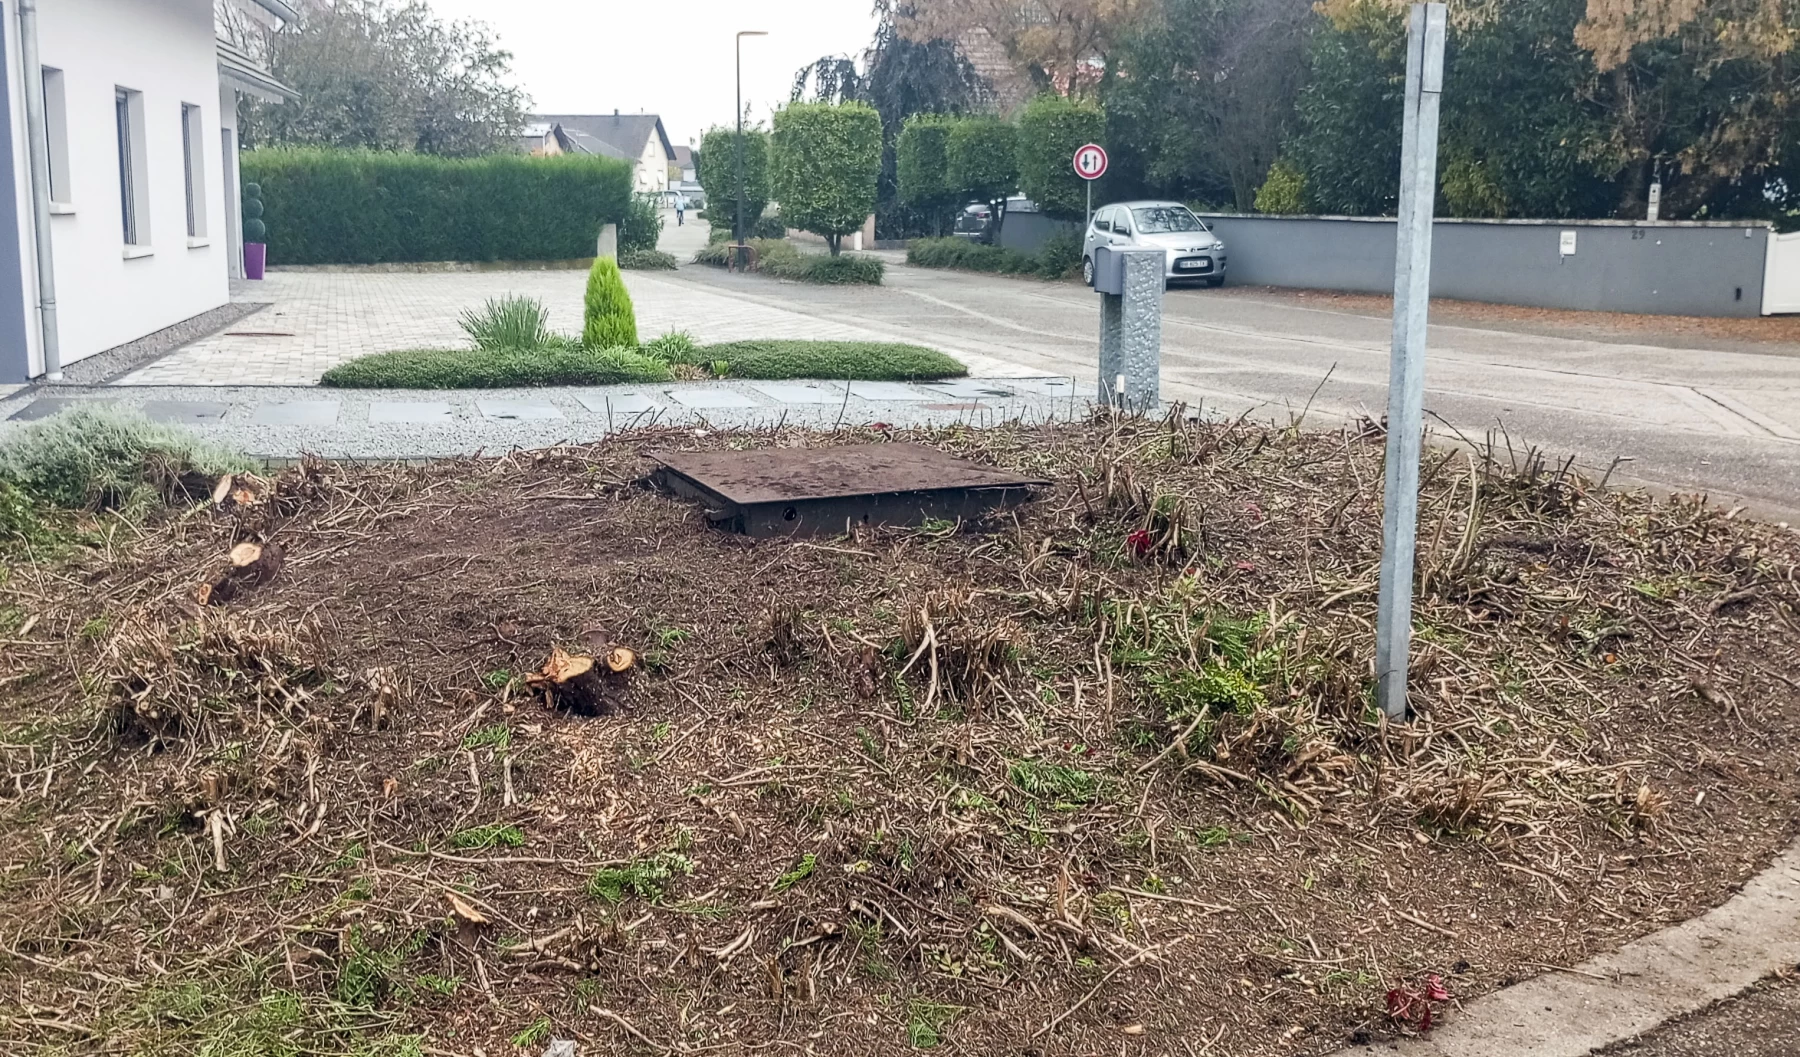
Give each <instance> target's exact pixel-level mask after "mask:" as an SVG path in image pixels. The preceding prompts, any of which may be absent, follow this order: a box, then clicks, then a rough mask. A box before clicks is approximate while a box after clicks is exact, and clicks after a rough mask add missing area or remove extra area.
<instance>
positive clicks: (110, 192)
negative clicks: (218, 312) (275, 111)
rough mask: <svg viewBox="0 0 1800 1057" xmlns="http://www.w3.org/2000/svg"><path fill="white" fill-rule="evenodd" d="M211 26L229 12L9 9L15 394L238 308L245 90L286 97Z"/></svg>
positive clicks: (4, 15) (142, 2)
mask: <svg viewBox="0 0 1800 1057" xmlns="http://www.w3.org/2000/svg"><path fill="white" fill-rule="evenodd" d="M248 2H251V3H254V4H255V5H256V6H257V7H258V8H259V9H261V10H263V11H265V12H267V13H268V14H269V15H271V16H273V17H277V18H283V19H291V18H293V17H295V13H294V10H293V8H292V7H291V6H290V4H289V3H288V2H287V0H248ZM213 18H214V12H213V0H0V54H3V55H4V59H5V63H6V70H5V73H6V76H5V77H4V78H3V79H0V110H3V112H4V113H5V115H6V130H5V131H6V134H5V135H0V382H17V381H22V380H24V379H26V378H30V377H37V376H39V375H43V374H45V373H46V364H48V365H49V367H50V368H51V370H54V369H55V368H56V367H57V366H58V365H59V364H68V363H73V362H75V361H77V360H80V359H84V358H86V357H88V356H92V355H94V354H96V353H99V352H103V351H105V350H107V349H110V348H113V347H115V346H118V345H122V344H124V343H126V342H129V341H134V340H136V339H138V338H141V337H143V336H145V335H147V334H153V333H155V332H156V331H159V330H162V329H164V328H166V327H170V326H173V325H175V324H177V323H180V322H182V321H183V320H187V319H190V318H192V317H194V316H197V315H200V314H201V313H204V312H207V311H210V310H212V309H215V308H218V307H219V306H221V305H223V304H225V303H226V302H228V301H229V300H230V298H231V292H230V285H229V280H230V277H231V276H232V275H234V274H240V272H241V268H242V248H241V236H240V233H239V201H240V194H239V187H238V170H237V100H238V95H239V94H240V93H245V94H254V95H258V96H262V97H265V98H280V97H281V96H282V95H283V94H285V91H286V90H285V89H283V88H282V87H281V85H279V84H278V83H276V82H275V80H274V79H273V78H272V77H270V76H269V75H268V74H267V72H265V71H263V70H261V69H259V68H258V67H257V65H256V64H255V63H254V62H253V61H251V60H250V59H249V57H248V56H245V55H244V54H243V53H242V52H239V51H236V50H235V49H232V48H231V47H230V46H228V45H224V44H223V43H222V42H220V41H219V40H218V39H217V36H216V34H215V31H214V21H213ZM32 79H36V80H37V83H38V84H41V85H42V93H41V95H40V94H39V93H38V92H36V91H33V90H32V89H35V88H36V87H37V85H34V84H32V83H31V81H32ZM39 107H41V112H40V113H37V114H34V113H33V112H32V111H33V110H35V109H38V108H39ZM38 128H41V129H42V137H43V138H42V140H41V141H40V150H39V151H37V152H34V151H33V149H32V139H33V136H32V133H33V131H34V130H35V129H38ZM40 155H41V159H42V160H41V162H40V163H39V164H37V165H36V166H34V165H33V160H34V157H37V156H40ZM34 168H35V170H36V171H35V172H34ZM40 262H47V263H48V265H49V274H50V276H51V277H52V280H53V282H51V283H40V281H39V276H40V274H41V272H40V267H41V265H40ZM52 293H53V294H54V299H53V301H52V300H51V298H49V297H47V296H45V295H49V294H52ZM47 354H48V355H47Z"/></svg>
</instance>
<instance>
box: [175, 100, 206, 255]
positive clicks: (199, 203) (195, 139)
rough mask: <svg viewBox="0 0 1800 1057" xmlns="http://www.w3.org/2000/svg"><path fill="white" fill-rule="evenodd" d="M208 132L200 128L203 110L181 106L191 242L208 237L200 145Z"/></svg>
mask: <svg viewBox="0 0 1800 1057" xmlns="http://www.w3.org/2000/svg"><path fill="white" fill-rule="evenodd" d="M205 135H206V132H205V130H204V129H202V128H201V125H200V108H199V107H197V106H195V105H194V104H192V103H183V104H181V161H182V177H183V180H184V182H185V184H186V187H187V233H188V238H190V239H198V238H205V237H206V158H205V156H204V155H203V154H202V153H201V148H200V145H201V144H202V143H204V142H206V140H205V138H204V137H205Z"/></svg>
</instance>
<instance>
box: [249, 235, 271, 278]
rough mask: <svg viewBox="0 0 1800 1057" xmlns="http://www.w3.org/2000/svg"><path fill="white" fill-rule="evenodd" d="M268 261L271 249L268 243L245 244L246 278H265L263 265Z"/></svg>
mask: <svg viewBox="0 0 1800 1057" xmlns="http://www.w3.org/2000/svg"><path fill="white" fill-rule="evenodd" d="M268 259H269V247H268V244H267V243H262V242H246V243H244V278H246V279H261V278H262V277H263V264H264V262H266V261H267V260H268Z"/></svg>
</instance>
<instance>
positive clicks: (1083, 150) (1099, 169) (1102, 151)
mask: <svg viewBox="0 0 1800 1057" xmlns="http://www.w3.org/2000/svg"><path fill="white" fill-rule="evenodd" d="M1107 164H1108V160H1107V157H1106V148H1105V147H1102V146H1101V145H1100V144H1098V143H1089V144H1086V145H1085V146H1082V147H1078V148H1076V150H1075V175H1076V176H1079V177H1081V178H1082V179H1083V180H1086V181H1087V222H1088V223H1089V224H1092V223H1093V222H1094V181H1095V180H1098V179H1100V177H1102V176H1105V175H1106V166H1107Z"/></svg>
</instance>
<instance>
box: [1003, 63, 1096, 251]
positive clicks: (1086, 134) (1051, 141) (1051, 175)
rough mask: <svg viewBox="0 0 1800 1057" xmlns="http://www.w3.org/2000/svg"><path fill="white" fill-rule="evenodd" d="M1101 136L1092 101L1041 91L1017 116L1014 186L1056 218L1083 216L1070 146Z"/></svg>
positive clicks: (1081, 187) (1082, 186)
mask: <svg viewBox="0 0 1800 1057" xmlns="http://www.w3.org/2000/svg"><path fill="white" fill-rule="evenodd" d="M1105 136H1106V114H1105V113H1104V112H1102V111H1101V109H1100V108H1099V107H1098V106H1096V105H1094V104H1093V103H1091V102H1084V101H1081V100H1076V99H1065V98H1064V97H1062V96H1060V95H1056V94H1054V93H1047V94H1045V95H1040V96H1038V97H1037V98H1036V99H1033V100H1032V101H1031V102H1030V103H1028V104H1026V106H1025V111H1024V113H1022V114H1020V115H1019V190H1020V191H1021V192H1022V193H1023V194H1024V195H1025V197H1027V198H1029V199H1031V200H1032V201H1034V202H1036V203H1037V204H1038V208H1039V209H1042V210H1043V211H1044V215H1045V216H1049V217H1053V218H1055V219H1057V220H1078V219H1083V218H1085V216H1086V212H1087V193H1088V187H1087V181H1085V180H1083V179H1082V178H1081V177H1080V176H1077V175H1076V174H1075V165H1074V159H1075V151H1076V150H1078V149H1079V148H1080V147H1081V146H1082V144H1084V143H1098V142H1099V141H1100V140H1101V139H1103V138H1104V137H1105Z"/></svg>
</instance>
